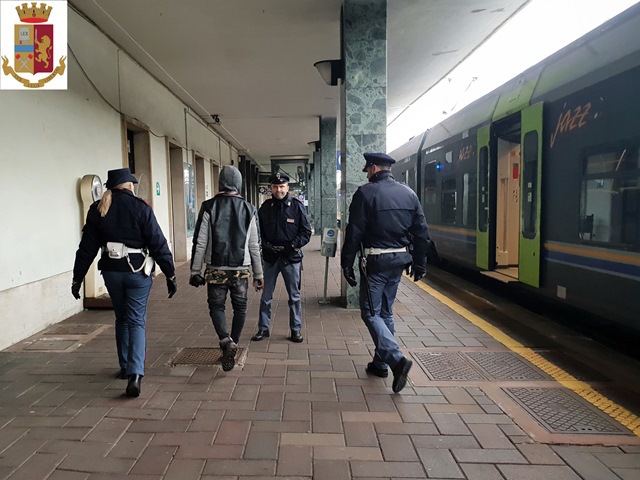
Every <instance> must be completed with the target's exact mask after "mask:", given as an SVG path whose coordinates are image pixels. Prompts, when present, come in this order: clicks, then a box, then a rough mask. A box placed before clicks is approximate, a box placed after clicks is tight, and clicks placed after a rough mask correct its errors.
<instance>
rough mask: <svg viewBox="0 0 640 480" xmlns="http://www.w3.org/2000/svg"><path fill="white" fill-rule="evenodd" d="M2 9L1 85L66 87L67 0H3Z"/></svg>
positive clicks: (50, 88)
mask: <svg viewBox="0 0 640 480" xmlns="http://www.w3.org/2000/svg"><path fill="white" fill-rule="evenodd" d="M0 9H1V10H0V22H1V25H0V34H1V38H0V40H1V41H0V53H1V57H0V59H1V60H2V73H3V75H0V89H2V90H24V89H36V88H37V89H48V90H66V89H67V75H66V63H65V62H66V59H67V57H66V55H67V2H66V1H55V0H54V1H52V2H50V5H47V4H46V3H40V5H38V4H37V3H36V2H31V3H30V4H27V3H21V2H11V1H2V2H0ZM16 20H19V23H14V22H15V21H16ZM54 26H55V30H56V35H55V37H54ZM11 49H13V58H12V60H13V61H12V62H11V61H10V57H9V55H10V53H9V52H10V51H11ZM56 59H58V60H57V62H56Z"/></svg>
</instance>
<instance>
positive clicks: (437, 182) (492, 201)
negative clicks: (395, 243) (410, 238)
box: [390, 4, 640, 336]
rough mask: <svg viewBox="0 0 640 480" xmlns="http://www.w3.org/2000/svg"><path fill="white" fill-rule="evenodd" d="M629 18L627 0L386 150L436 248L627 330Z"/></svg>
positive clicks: (634, 61) (637, 218)
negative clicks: (586, 30)
mask: <svg viewBox="0 0 640 480" xmlns="http://www.w3.org/2000/svg"><path fill="white" fill-rule="evenodd" d="M638 32H640V4H636V5H634V6H632V7H631V8H629V9H627V10H625V11H624V12H622V13H621V14H619V15H617V16H616V17H614V18H612V19H611V20H609V21H608V22H606V23H604V24H603V25H601V26H600V27H598V28H597V29H595V30H593V31H592V32H590V33H588V34H586V35H584V36H583V37H581V38H580V39H578V40H576V41H575V42H573V43H571V44H570V45H568V46H566V47H564V48H563V49H561V50H560V51H558V52H557V53H555V54H554V55H552V56H550V57H548V58H547V59H545V60H543V61H541V62H540V63H538V64H537V65H534V66H533V67H531V68H529V69H527V70H526V71H525V72H523V73H522V74H520V75H518V76H516V77H515V78H513V79H511V80H510V81H508V82H506V83H505V84H503V85H502V86H501V87H499V88H497V89H496V90H494V91H492V92H491V93H489V94H487V95H485V96H483V97H482V98H480V99H478V100H476V101H475V102H473V103H472V104H470V105H468V106H467V107H465V108H464V109H462V110H460V111H459V112H458V113H456V114H455V115H452V116H451V117H449V118H447V119H445V120H444V121H442V122H441V123H440V124H438V125H436V126H434V127H432V128H430V129H428V130H426V131H425V132H424V133H422V134H420V135H416V136H415V137H413V138H412V139H411V140H409V141H408V142H407V143H405V144H404V145H402V146H401V147H399V148H397V149H395V150H394V151H392V152H390V155H391V156H392V157H393V158H395V159H396V161H397V162H396V164H395V165H394V166H393V169H392V172H393V175H394V177H395V178H396V180H398V181H401V182H404V183H406V184H407V185H408V186H409V187H410V188H412V189H413V190H414V191H415V192H416V193H417V195H418V197H419V199H420V201H421V204H422V207H423V210H424V213H425V216H426V218H427V223H428V224H429V231H430V234H431V238H432V240H433V243H434V246H435V250H436V251H437V257H438V258H439V259H441V260H443V261H445V262H447V263H450V264H452V265H457V266H460V267H464V268H465V269H472V270H475V271H477V272H480V273H482V274H483V275H486V276H489V277H493V278H494V279H497V280H500V281H503V282H505V283H509V285H513V288H519V289H524V290H526V291H527V292H529V293H530V294H532V295H535V296H538V295H541V296H542V297H538V298H540V299H542V298H543V297H544V298H546V299H552V300H553V302H556V303H559V304H565V305H567V306H570V307H572V308H573V307H575V308H576V309H578V310H579V311H583V312H589V313H591V314H594V315H595V316H597V317H598V318H602V319H605V320H606V325H607V326H608V327H612V328H614V329H616V330H617V331H619V332H622V333H623V334H627V333H629V334H633V335H634V336H637V335H638V334H640V34H639V33H638ZM434 257H435V255H434Z"/></svg>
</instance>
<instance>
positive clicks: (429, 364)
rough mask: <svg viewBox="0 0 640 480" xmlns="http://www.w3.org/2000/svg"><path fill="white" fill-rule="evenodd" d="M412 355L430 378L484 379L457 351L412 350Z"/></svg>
mask: <svg viewBox="0 0 640 480" xmlns="http://www.w3.org/2000/svg"><path fill="white" fill-rule="evenodd" d="M412 355H413V357H414V358H415V359H416V360H417V361H418V363H419V364H420V366H421V367H422V369H423V370H424V372H425V373H426V374H427V375H428V376H429V377H430V378H431V379H432V380H459V381H470V380H486V379H485V378H484V376H483V375H482V374H481V373H480V372H479V371H478V370H476V369H475V368H474V367H473V366H472V365H471V364H470V363H469V361H468V360H466V359H465V358H463V357H462V356H461V355H460V354H459V353H446V352H412Z"/></svg>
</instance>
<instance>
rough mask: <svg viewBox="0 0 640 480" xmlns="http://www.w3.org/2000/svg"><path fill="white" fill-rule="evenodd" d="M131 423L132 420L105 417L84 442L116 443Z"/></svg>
mask: <svg viewBox="0 0 640 480" xmlns="http://www.w3.org/2000/svg"><path fill="white" fill-rule="evenodd" d="M131 423H132V421H131V420H126V419H119V418H108V417H105V418H103V419H102V420H101V421H100V423H98V424H97V425H96V426H95V428H94V429H93V430H91V433H89V435H87V436H86V438H84V440H86V441H93V442H110V443H116V442H117V441H118V439H119V438H120V437H121V436H122V434H124V432H125V431H126V430H127V429H128V428H129V426H130V425H131Z"/></svg>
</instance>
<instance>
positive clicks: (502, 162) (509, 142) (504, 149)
mask: <svg viewBox="0 0 640 480" xmlns="http://www.w3.org/2000/svg"><path fill="white" fill-rule="evenodd" d="M516 133H517V134H518V136H517V139H516V138H513V136H512V135H509V136H507V135H505V137H499V138H498V140H497V159H498V165H497V184H496V221H495V229H496V271H497V272H498V273H501V274H503V275H507V276H508V277H511V278H513V280H514V281H515V280H517V279H518V262H519V258H518V253H519V241H520V181H519V177H520V143H519V141H520V138H519V133H520V132H519V131H518V132H516ZM513 140H517V142H518V143H516V142H514V141H513Z"/></svg>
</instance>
